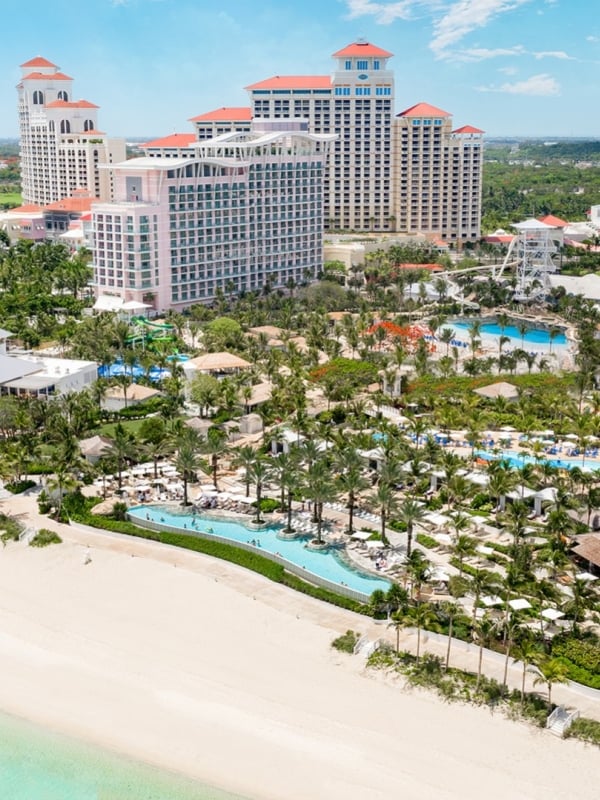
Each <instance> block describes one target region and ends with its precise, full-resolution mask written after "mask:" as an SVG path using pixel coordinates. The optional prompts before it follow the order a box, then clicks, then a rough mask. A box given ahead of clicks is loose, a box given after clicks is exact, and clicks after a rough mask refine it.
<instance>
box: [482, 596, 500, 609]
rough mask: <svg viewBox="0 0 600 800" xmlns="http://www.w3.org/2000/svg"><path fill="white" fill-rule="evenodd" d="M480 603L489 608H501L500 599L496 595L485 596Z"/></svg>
mask: <svg viewBox="0 0 600 800" xmlns="http://www.w3.org/2000/svg"><path fill="white" fill-rule="evenodd" d="M481 602H482V603H483V605H484V606H487V607H488V608H491V607H492V606H501V605H502V598H501V597H498V595H495V594H494V595H491V594H487V595H486V596H485V597H482V598H481Z"/></svg>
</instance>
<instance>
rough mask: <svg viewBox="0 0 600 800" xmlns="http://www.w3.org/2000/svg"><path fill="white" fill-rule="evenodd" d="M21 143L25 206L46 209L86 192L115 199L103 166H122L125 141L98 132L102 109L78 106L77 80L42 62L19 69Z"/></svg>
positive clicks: (35, 60)
mask: <svg viewBox="0 0 600 800" xmlns="http://www.w3.org/2000/svg"><path fill="white" fill-rule="evenodd" d="M21 70H22V77H21V80H20V82H19V84H18V86H17V91H18V96H19V137H20V149H21V186H22V195H23V202H24V203H25V204H37V205H48V204H49V203H54V202H56V201H57V200H62V199H64V198H65V197H69V196H70V195H71V194H72V193H73V192H74V191H75V190H77V189H85V190H87V192H88V193H89V194H90V196H92V197H99V198H101V199H103V200H109V199H111V197H112V186H111V175H110V173H108V172H102V171H101V170H100V169H99V166H100V165H102V164H110V163H112V162H116V161H122V160H123V159H124V158H125V155H126V151H125V141H124V140H123V139H110V138H108V137H107V135H106V134H105V133H102V132H101V131H99V130H98V120H97V116H98V106H96V105H94V103H90V102H89V101H88V100H75V99H74V97H73V79H72V78H70V77H69V76H68V75H65V74H64V73H63V72H61V71H60V69H59V67H57V66H56V64H52V62H50V61H48V60H47V59H45V58H42V57H41V56H38V57H36V58H33V59H31V60H30V61H26V62H25V63H24V64H21Z"/></svg>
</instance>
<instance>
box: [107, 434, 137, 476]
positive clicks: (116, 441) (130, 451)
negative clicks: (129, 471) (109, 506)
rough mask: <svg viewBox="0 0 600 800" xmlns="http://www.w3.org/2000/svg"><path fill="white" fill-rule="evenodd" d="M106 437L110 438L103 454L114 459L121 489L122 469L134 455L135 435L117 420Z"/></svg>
mask: <svg viewBox="0 0 600 800" xmlns="http://www.w3.org/2000/svg"><path fill="white" fill-rule="evenodd" d="M108 438H109V439H110V445H109V447H108V448H107V449H106V450H105V452H104V455H105V457H106V458H109V459H111V460H112V461H114V463H115V466H116V468H117V483H118V486H119V489H121V487H122V486H123V477H122V473H123V470H124V469H125V466H126V464H127V461H128V460H129V459H132V458H134V457H135V452H136V441H135V437H134V436H133V434H132V433H130V432H129V431H127V430H126V429H125V428H124V427H123V425H122V424H121V423H120V422H118V423H117V424H116V426H115V429H114V433H113V434H112V436H109V437H108Z"/></svg>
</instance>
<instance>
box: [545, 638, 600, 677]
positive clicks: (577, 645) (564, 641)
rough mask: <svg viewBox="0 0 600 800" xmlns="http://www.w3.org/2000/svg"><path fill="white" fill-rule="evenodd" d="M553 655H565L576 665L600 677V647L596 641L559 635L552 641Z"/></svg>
mask: <svg viewBox="0 0 600 800" xmlns="http://www.w3.org/2000/svg"><path fill="white" fill-rule="evenodd" d="M552 655H553V656H563V657H564V658H566V659H568V660H569V661H570V662H572V663H573V664H574V665H575V666H577V667H581V668H582V669H585V670H587V671H588V672H592V673H597V674H598V676H599V677H600V647H599V646H598V644H596V643H592V642H588V641H586V640H585V639H573V638H566V637H558V636H557V637H556V638H555V640H554V642H553V643H552Z"/></svg>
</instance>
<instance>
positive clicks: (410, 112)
mask: <svg viewBox="0 0 600 800" xmlns="http://www.w3.org/2000/svg"><path fill="white" fill-rule="evenodd" d="M396 116H398V117H451V116H452V114H450V113H449V112H448V111H443V110H442V109H441V108H436V106H431V105H429V103H417V104H416V105H414V106H411V107H410V108H407V109H406V110H405V111H401V112H400V113H399V114H397V115H396Z"/></svg>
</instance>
